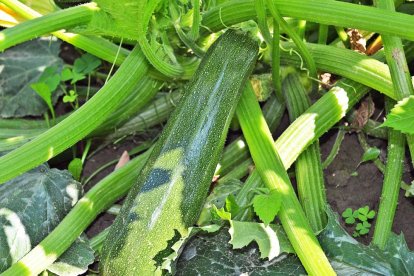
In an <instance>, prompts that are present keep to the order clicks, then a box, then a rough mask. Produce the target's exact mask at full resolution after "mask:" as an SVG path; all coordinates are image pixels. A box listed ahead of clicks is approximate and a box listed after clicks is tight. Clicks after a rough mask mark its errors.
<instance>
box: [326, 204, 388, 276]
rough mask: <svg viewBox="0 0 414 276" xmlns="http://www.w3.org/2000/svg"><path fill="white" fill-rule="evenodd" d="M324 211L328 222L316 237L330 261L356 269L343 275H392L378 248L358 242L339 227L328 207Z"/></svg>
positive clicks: (385, 259) (335, 217)
mask: <svg viewBox="0 0 414 276" xmlns="http://www.w3.org/2000/svg"><path fill="white" fill-rule="evenodd" d="M326 213H327V215H328V224H327V225H326V227H325V229H324V230H323V231H322V232H321V234H320V235H319V236H318V239H319V242H320V244H321V246H322V249H323V250H324V252H325V253H326V255H327V256H328V258H329V259H330V261H331V263H332V261H335V262H336V263H337V264H341V266H347V267H350V268H352V267H353V270H355V271H357V272H355V273H353V274H344V275H368V274H375V275H393V271H392V268H391V265H390V264H389V262H388V260H387V258H386V257H385V256H384V255H383V254H382V253H381V252H380V250H378V249H376V248H371V247H367V246H364V245H363V244H360V243H358V242H357V241H356V240H355V239H353V238H352V237H351V236H350V235H349V234H348V233H347V232H346V231H345V230H344V229H343V228H342V227H341V225H340V224H339V222H338V219H337V216H336V214H335V213H334V212H333V211H332V210H331V209H330V208H327V211H326Z"/></svg>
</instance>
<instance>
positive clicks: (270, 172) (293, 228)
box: [236, 84, 335, 275]
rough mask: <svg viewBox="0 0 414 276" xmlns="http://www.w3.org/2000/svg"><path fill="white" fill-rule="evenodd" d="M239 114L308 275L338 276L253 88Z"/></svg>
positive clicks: (245, 92) (242, 98) (267, 184)
mask: <svg viewBox="0 0 414 276" xmlns="http://www.w3.org/2000/svg"><path fill="white" fill-rule="evenodd" d="M236 113H237V117H238V119H239V122H240V126H241V128H242V131H243V134H244V137H245V138H246V141H247V144H248V146H249V150H250V153H251V155H252V157H253V160H254V162H255V164H256V168H257V171H258V172H259V174H260V176H261V178H262V180H263V182H264V183H265V185H266V186H267V187H268V188H269V189H271V190H274V189H276V190H277V191H278V192H280V193H281V194H282V206H281V210H280V211H279V218H280V221H281V222H282V226H283V228H284V230H285V232H286V234H287V236H288V238H289V240H290V242H291V244H292V246H293V248H294V249H295V252H296V254H297V255H298V256H299V259H300V260H301V262H302V264H303V266H304V267H305V269H306V271H307V272H308V273H309V274H311V275H335V272H334V270H333V269H332V267H331V265H330V263H329V261H328V259H327V257H326V256H325V253H324V252H323V251H322V249H321V247H320V245H319V242H318V240H317V239H316V237H315V235H314V234H313V232H312V229H311V227H310V225H309V222H308V221H307V219H306V216H305V213H304V212H303V210H302V207H301V206H300V203H299V200H298V199H297V197H296V195H295V191H294V190H293V187H292V185H291V183H290V180H289V176H288V174H287V172H286V171H285V168H284V165H283V163H282V161H281V160H280V157H279V155H278V153H277V148H276V147H275V146H274V144H273V138H272V135H271V133H270V130H269V128H268V126H267V124H266V121H265V119H264V117H263V114H262V112H261V110H260V106H259V103H258V102H257V100H256V97H255V96H254V92H253V88H252V87H251V85H250V84H248V85H247V88H246V89H245V91H244V92H243V94H242V97H241V99H240V102H239V105H238V106H237V109H236Z"/></svg>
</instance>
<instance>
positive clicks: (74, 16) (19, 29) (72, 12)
mask: <svg viewBox="0 0 414 276" xmlns="http://www.w3.org/2000/svg"><path fill="white" fill-rule="evenodd" d="M97 11H99V8H98V7H97V6H96V4H95V3H88V4H84V5H79V6H75V7H73V8H68V9H64V10H60V11H57V12H53V13H50V14H48V15H45V16H41V17H38V18H36V19H32V20H30V21H25V22H23V23H20V24H17V25H16V26H14V27H12V28H8V29H5V30H4V31H2V32H0V51H4V50H5V49H7V48H9V47H11V46H14V45H16V44H19V43H22V42H25V41H28V40H30V39H33V38H35V37H39V36H42V35H44V34H48V33H51V32H54V31H58V30H60V29H63V28H70V27H73V26H78V25H82V24H85V23H88V22H89V21H90V19H91V18H92V15H93V14H94V13H95V12H97Z"/></svg>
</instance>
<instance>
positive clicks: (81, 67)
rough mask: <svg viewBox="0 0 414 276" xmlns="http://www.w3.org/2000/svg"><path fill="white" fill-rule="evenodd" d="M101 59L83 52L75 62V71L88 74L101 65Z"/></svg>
mask: <svg viewBox="0 0 414 276" xmlns="http://www.w3.org/2000/svg"><path fill="white" fill-rule="evenodd" d="M101 63H102V62H101V60H100V59H99V58H97V57H95V56H94V55H91V54H89V53H86V54H83V55H82V56H81V57H79V58H77V59H76V60H75V62H74V63H73V72H75V73H80V74H83V75H87V74H90V73H92V72H93V71H94V70H95V69H96V68H98V67H99V66H100V65H101Z"/></svg>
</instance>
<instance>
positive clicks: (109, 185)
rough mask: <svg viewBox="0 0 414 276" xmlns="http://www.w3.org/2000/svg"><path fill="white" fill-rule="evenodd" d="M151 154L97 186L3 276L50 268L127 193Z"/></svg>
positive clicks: (31, 273)
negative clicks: (98, 218) (101, 214)
mask: <svg viewBox="0 0 414 276" xmlns="http://www.w3.org/2000/svg"><path fill="white" fill-rule="evenodd" d="M150 152H151V150H148V151H147V152H145V153H144V154H142V155H140V156H138V157H136V158H134V159H132V160H131V161H130V162H128V163H127V164H126V165H125V166H123V167H122V168H120V169H118V170H116V171H115V172H113V173H111V174H110V175H109V176H107V177H105V178H104V179H103V180H101V181H100V182H99V183H98V184H96V185H95V186H94V187H93V188H92V189H91V190H90V191H89V192H87V193H86V194H85V195H84V196H83V197H82V198H81V199H80V200H79V201H78V203H76V205H75V206H74V207H73V209H72V210H71V211H70V212H69V213H68V214H67V215H66V217H65V218H64V219H63V220H62V221H61V222H60V223H59V225H58V226H57V227H56V228H55V229H54V230H53V231H52V232H51V233H50V234H49V235H48V236H47V237H46V238H45V239H44V240H43V241H41V242H40V244H38V245H37V246H36V247H35V248H33V249H32V250H31V251H30V252H29V253H28V254H27V255H26V256H24V257H23V258H22V259H21V260H20V261H18V262H17V263H15V264H13V265H12V266H11V267H10V268H9V269H8V270H6V271H5V272H3V274H2V276H15V275H19V276H26V275H37V274H39V273H41V272H42V271H43V270H45V269H46V268H47V267H48V266H49V265H51V264H52V263H53V262H54V261H55V260H56V259H57V258H58V257H59V256H60V255H61V254H63V253H64V252H65V251H66V250H67V249H68V248H69V246H70V245H71V244H72V243H73V242H74V241H75V240H76V238H77V237H79V236H80V234H81V233H82V232H83V231H85V229H86V228H87V227H88V226H89V225H90V224H91V223H92V222H93V221H94V220H95V218H96V217H97V216H98V215H99V214H100V213H102V212H103V211H105V210H106V209H108V208H109V207H110V206H111V205H112V204H113V203H114V202H115V201H116V200H118V199H120V198H121V197H122V196H124V195H125V194H126V193H127V192H128V190H129V189H130V188H131V186H132V185H133V184H134V183H135V181H136V177H137V175H138V173H139V171H140V170H141V169H142V167H143V166H144V165H145V163H146V160H147V159H148V157H149V154H150Z"/></svg>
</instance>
